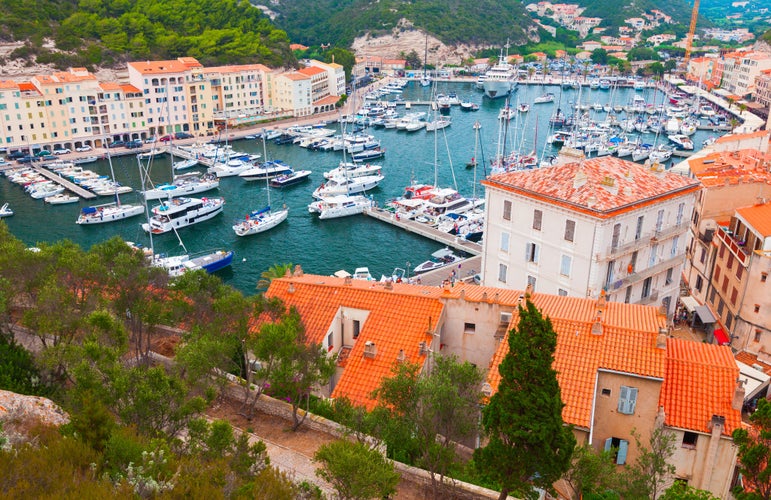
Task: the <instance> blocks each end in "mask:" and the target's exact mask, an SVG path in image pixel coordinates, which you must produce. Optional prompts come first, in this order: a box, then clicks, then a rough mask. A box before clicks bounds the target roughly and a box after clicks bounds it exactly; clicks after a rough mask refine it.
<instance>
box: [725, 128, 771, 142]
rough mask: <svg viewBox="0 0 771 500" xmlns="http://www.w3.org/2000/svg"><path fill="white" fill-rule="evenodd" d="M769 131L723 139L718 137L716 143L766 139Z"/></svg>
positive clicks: (726, 136)
mask: <svg viewBox="0 0 771 500" xmlns="http://www.w3.org/2000/svg"><path fill="white" fill-rule="evenodd" d="M769 133H771V132H769V131H768V130H758V131H756V132H749V133H746V134H727V135H724V136H722V137H718V139H717V140H716V141H715V142H716V143H718V144H720V143H726V142H736V141H744V140H747V139H755V138H759V137H764V136H766V135H768V134H769Z"/></svg>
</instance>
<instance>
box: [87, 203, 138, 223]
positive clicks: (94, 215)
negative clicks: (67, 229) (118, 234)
mask: <svg viewBox="0 0 771 500" xmlns="http://www.w3.org/2000/svg"><path fill="white" fill-rule="evenodd" d="M143 213H145V208H144V206H142V205H122V204H120V203H107V204H105V205H95V206H92V207H84V208H83V209H82V210H81V211H80V216H78V220H76V221H75V224H103V223H105V222H115V221H118V220H123V219H128V218H129V217H135V216H137V215H141V214H143Z"/></svg>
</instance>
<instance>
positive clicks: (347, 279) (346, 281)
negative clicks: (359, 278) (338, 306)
mask: <svg viewBox="0 0 771 500" xmlns="http://www.w3.org/2000/svg"><path fill="white" fill-rule="evenodd" d="M343 285H345V286H351V285H353V279H352V278H351V277H350V276H346V277H345V279H344V280H343Z"/></svg>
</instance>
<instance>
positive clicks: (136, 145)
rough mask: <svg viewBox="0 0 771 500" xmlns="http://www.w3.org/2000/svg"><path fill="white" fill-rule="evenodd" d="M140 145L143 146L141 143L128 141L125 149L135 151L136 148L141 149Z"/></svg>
mask: <svg viewBox="0 0 771 500" xmlns="http://www.w3.org/2000/svg"><path fill="white" fill-rule="evenodd" d="M142 144H143V143H142V141H128V142H127V143H126V147H127V148H128V149H136V148H141V147H142Z"/></svg>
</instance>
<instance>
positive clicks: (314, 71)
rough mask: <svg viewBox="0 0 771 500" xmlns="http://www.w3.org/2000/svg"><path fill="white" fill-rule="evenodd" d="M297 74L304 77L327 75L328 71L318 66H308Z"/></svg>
mask: <svg viewBox="0 0 771 500" xmlns="http://www.w3.org/2000/svg"><path fill="white" fill-rule="evenodd" d="M297 72H298V73H302V74H303V75H308V76H313V75H320V74H322V73H326V70H324V69H323V68H319V67H318V66H308V67H305V68H302V69H298V70H297Z"/></svg>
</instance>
